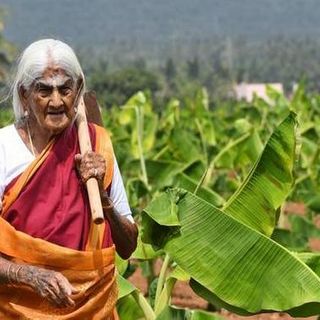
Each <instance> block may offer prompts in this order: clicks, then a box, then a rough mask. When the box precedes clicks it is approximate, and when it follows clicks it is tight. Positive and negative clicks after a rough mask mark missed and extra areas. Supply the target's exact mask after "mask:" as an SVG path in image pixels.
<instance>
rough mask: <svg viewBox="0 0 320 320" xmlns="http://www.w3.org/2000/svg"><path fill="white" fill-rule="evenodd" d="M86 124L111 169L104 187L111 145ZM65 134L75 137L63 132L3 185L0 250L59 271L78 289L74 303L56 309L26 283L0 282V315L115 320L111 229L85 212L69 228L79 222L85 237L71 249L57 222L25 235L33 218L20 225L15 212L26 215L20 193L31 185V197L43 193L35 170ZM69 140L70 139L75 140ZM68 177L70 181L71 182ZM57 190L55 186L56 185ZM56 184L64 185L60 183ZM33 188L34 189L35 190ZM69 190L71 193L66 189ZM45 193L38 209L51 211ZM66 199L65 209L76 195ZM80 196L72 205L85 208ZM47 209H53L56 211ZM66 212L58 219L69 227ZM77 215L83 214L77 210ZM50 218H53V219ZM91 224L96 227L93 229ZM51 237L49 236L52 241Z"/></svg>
mask: <svg viewBox="0 0 320 320" xmlns="http://www.w3.org/2000/svg"><path fill="white" fill-rule="evenodd" d="M90 127H91V128H90V130H91V131H92V133H93V136H94V139H93V140H94V141H93V145H94V146H95V148H94V149H95V151H96V152H98V153H101V154H102V155H103V156H104V157H105V159H106V163H107V167H108V168H110V169H109V170H107V172H106V175H105V179H104V186H105V188H107V187H108V186H109V185H110V183H111V179H112V175H113V171H112V170H113V150H112V145H111V142H110V138H109V136H108V134H107V133H106V131H105V130H104V129H103V128H101V127H98V126H93V125H91V126H90ZM73 131H74V130H73ZM70 138H71V139H73V140H74V139H76V135H74V133H73V132H71V131H70V136H68V137H63V139H57V140H60V142H59V141H54V142H52V143H50V144H49V145H48V146H47V148H46V149H45V150H44V151H43V153H42V154H41V155H40V156H39V157H37V158H36V159H35V160H34V161H33V162H32V163H31V164H30V166H29V167H28V168H27V169H26V170H25V172H23V173H22V174H21V175H20V176H19V177H18V178H17V179H16V180H15V181H14V183H12V185H10V188H8V190H6V192H5V196H4V199H3V209H2V212H1V217H0V230H1V238H0V252H1V254H3V255H6V256H7V258H9V259H10V260H12V261H14V262H17V263H24V264H30V265H35V266H40V267H42V268H47V269H51V270H55V271H58V272H61V273H62V274H63V275H64V276H65V277H66V278H67V279H68V280H69V281H70V283H71V284H72V285H73V286H74V287H75V288H77V289H79V290H80V291H79V293H77V294H75V295H73V296H72V299H73V300H74V301H75V303H76V305H75V306H74V307H67V308H56V307H54V306H52V305H50V304H49V303H48V302H47V301H46V300H45V299H43V298H41V297H40V296H38V295H37V294H36V293H35V292H33V291H32V290H31V289H30V288H29V287H26V286H19V287H18V286H17V287H16V286H12V285H2V286H0V319H30V320H31V319H32V320H44V319H46V320H48V319H75V320H76V319H77V320H86V319H87V320H89V319H90V320H91V319H92V320H100V319H110V320H113V319H118V317H117V314H116V310H115V304H116V301H117V284H116V269H115V248H114V246H113V245H112V242H110V230H109V226H108V225H107V223H105V224H103V225H101V226H95V225H93V224H92V223H90V221H91V220H90V217H84V219H83V221H84V223H82V224H80V223H78V222H76V224H75V226H73V228H74V229H76V228H78V226H82V225H84V227H82V230H80V232H82V234H83V235H84V237H85V238H86V239H84V241H83V243H84V244H85V248H84V249H75V248H74V247H77V246H78V244H74V243H73V242H72V239H71V240H70V239H69V238H68V237H66V236H65V235H63V234H62V235H61V237H62V239H63V240H61V239H58V237H57V234H56V233H57V232H61V230H64V229H61V230H60V229H59V228H58V227H55V228H53V229H52V230H51V229H50V228H49V230H50V232H49V233H48V234H47V233H46V231H43V236H42V235H40V236H39V235H38V234H36V235H30V234H29V232H28V228H30V230H31V232H30V233H31V234H32V232H33V229H34V224H35V223H36V224H37V223H38V221H33V222H32V221H31V224H30V225H29V224H25V223H24V221H23V223H22V222H21V221H20V220H19V213H20V211H21V214H25V216H26V217H27V218H28V212H27V213H23V212H22V211H23V210H24V203H25V202H23V201H26V200H25V199H24V197H26V196H27V195H29V194H28V189H30V188H31V187H32V188H35V189H37V188H38V189H37V190H36V192H35V199H37V195H38V194H39V193H41V192H46V191H45V190H44V189H43V186H41V181H43V180H45V179H43V177H42V179H40V180H39V179H38V178H39V175H40V177H41V170H42V169H43V168H45V167H46V166H48V168H50V164H49V163H47V162H49V161H51V160H50V157H51V155H52V154H54V150H55V148H56V149H59V148H60V147H61V148H64V145H66V144H68V140H67V139H70ZM73 140H72V144H73V143H74V141H73ZM59 143H60V144H61V146H60V147H59V145H58V144H59ZM74 152H78V150H77V149H76V148H75V149H74ZM70 156H71V157H74V154H71V155H70ZM53 158H54V159H57V154H55V156H54V157H53ZM58 161H59V159H58ZM60 162H61V161H60ZM64 163H67V161H64V162H63V164H64ZM70 163H71V161H70ZM58 170H59V169H58V168H57V171H58ZM74 170H75V169H74V168H73V167H71V168H70V172H73V171H74ZM51 173H52V172H47V180H48V179H50V176H51ZM72 174H73V173H72ZM73 175H74V174H73ZM37 176H38V177H37ZM68 177H69V176H68ZM37 179H38V180H39V182H38V180H37ZM69 179H73V178H72V175H70V178H69ZM33 180H34V181H37V183H36V184H35V185H33V184H32V182H33ZM55 180H57V181H58V182H59V181H60V180H59V179H55ZM46 182H47V181H46ZM46 182H44V185H46V184H45V183H46ZM69 182H70V183H72V182H71V181H69ZM69 182H68V183H69ZM39 183H40V185H39ZM54 183H55V182H54ZM59 183H60V182H59ZM56 189H57V190H58V189H59V188H56ZM60 189H61V190H65V188H60ZM32 192H34V190H33V191H32ZM68 193H71V192H70V190H69V191H68ZM46 196H47V198H48V203H46V204H44V206H43V211H46V210H49V211H50V210H51V209H50V208H51V206H50V204H51V203H50V193H48V194H47V195H46ZM57 197H59V194H58V196H57V195H53V203H54V201H55V198H57ZM79 197H80V195H79ZM67 198H68V197H67ZM69 198H70V199H71V200H70V201H71V204H69V205H68V204H66V203H64V207H66V208H71V209H70V210H72V208H73V203H72V201H76V200H75V199H76V198H77V197H73V196H71V197H69ZM69 198H68V199H69ZM81 198H83V199H81V201H80V204H77V203H75V204H74V207H75V208H84V209H83V210H85V209H86V208H87V201H88V200H87V198H86V197H85V196H83V195H81ZM21 199H23V201H22V204H19V202H21ZM27 200H28V199H27ZM29 201H31V202H32V201H35V200H34V199H29ZM25 207H27V208H28V204H25ZM56 207H57V206H56V205H55V210H56ZM46 208H48V209H46ZM49 213H50V214H54V213H55V212H49ZM33 214H36V213H33V212H32V211H31V212H30V217H31V219H33V218H35V217H36V216H33ZM38 214H39V220H40V222H39V223H40V224H39V225H40V226H41V218H40V216H41V215H42V214H43V216H44V217H46V218H47V216H46V212H44V213H42V212H40V211H38ZM59 214H60V215H62V214H63V213H62V212H60V211H59ZM68 214H69V212H66V213H65V215H66V217H65V218H61V217H60V219H61V224H65V225H66V226H69V227H70V228H72V221H70V219H69V220H68V216H69V215H68ZM75 214H77V212H76V211H75ZM78 214H82V213H81V212H78ZM75 217H76V215H75ZM23 220H25V219H23ZM52 220H54V219H52ZM86 221H88V224H89V225H88V226H86ZM50 223H51V224H52V222H51V221H48V224H50ZM54 223H56V221H55V220H54ZM65 228H66V227H65ZM95 228H96V229H97V230H94V229H95ZM83 230H84V231H85V232H84V231H83ZM94 231H95V232H94ZM40 232H42V231H40ZM94 234H95V235H97V237H98V239H94V238H93V235H94ZM64 236H65V237H64ZM47 238H48V239H50V241H48V240H47ZM71 238H72V237H71ZM51 239H53V240H52V241H51ZM55 239H57V241H55ZM108 239H109V240H108ZM96 240H98V241H96ZM59 241H66V245H64V243H63V242H62V244H63V245H61V244H60V242H59ZM68 241H70V245H69V244H68ZM79 241H80V240H79ZM81 241H82V240H81ZM81 241H80V242H81ZM80 242H79V243H80ZM79 246H80V248H81V247H83V245H82V244H81V243H80V244H79ZM101 247H102V248H101Z"/></svg>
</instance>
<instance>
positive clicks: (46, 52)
mask: <svg viewBox="0 0 320 320" xmlns="http://www.w3.org/2000/svg"><path fill="white" fill-rule="evenodd" d="M51 64H54V65H55V66H58V67H60V68H61V69H63V70H64V71H65V72H66V74H67V75H68V76H70V77H71V78H72V79H73V81H75V83H77V81H78V80H79V79H82V83H83V85H82V88H81V91H80V92H79V95H82V94H83V92H84V89H85V78H84V74H83V71H82V68H81V66H80V63H79V61H78V59H77V57H76V55H75V53H74V51H73V50H72V49H71V47H69V46H68V45H67V44H66V43H64V42H62V41H60V40H55V39H43V40H39V41H35V42H33V43H31V44H30V45H29V46H28V47H27V48H26V49H25V50H24V51H23V53H22V55H21V57H20V59H19V63H18V68H17V72H16V76H15V79H14V82H13V87H12V104H13V111H14V114H15V118H16V120H19V119H21V118H22V117H23V114H24V110H23V106H22V103H21V100H20V95H19V90H20V87H21V86H23V88H24V89H26V90H29V89H30V87H31V85H32V84H33V82H34V80H35V79H37V78H40V77H42V75H43V72H44V71H45V69H46V68H47V67H48V66H49V65H51Z"/></svg>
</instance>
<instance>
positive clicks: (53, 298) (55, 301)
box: [41, 287, 66, 307]
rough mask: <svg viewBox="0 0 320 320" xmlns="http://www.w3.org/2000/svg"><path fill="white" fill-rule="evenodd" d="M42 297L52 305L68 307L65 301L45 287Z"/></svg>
mask: <svg viewBox="0 0 320 320" xmlns="http://www.w3.org/2000/svg"><path fill="white" fill-rule="evenodd" d="M41 296H42V297H44V298H45V299H47V300H48V301H49V302H50V303H51V304H52V305H54V306H58V307H64V306H66V303H65V301H64V299H61V298H60V297H59V296H58V295H57V293H56V292H54V290H52V289H51V288H50V287H45V288H43V290H42V291H41Z"/></svg>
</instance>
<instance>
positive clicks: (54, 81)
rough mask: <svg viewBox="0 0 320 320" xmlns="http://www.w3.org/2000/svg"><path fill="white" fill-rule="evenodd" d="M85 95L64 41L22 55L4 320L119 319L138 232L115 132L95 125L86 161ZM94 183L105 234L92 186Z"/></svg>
mask: <svg viewBox="0 0 320 320" xmlns="http://www.w3.org/2000/svg"><path fill="white" fill-rule="evenodd" d="M84 88H85V78H84V75H83V72H82V69H81V66H80V64H79V62H78V60H77V58H76V56H75V54H74V52H73V50H72V49H71V48H70V47H69V46H68V45H66V44H65V43H63V42H61V41H57V40H53V39H46V40H40V41H37V42H34V43H32V44H31V45H30V46H29V47H28V48H27V49H26V50H25V51H24V52H23V54H22V56H21V59H20V62H19V65H18V69H17V74H16V78H15V82H14V86H13V108H14V113H15V117H16V122H15V124H13V125H9V126H7V127H5V128H2V129H0V194H1V199H2V209H1V218H0V230H1V238H0V254H1V257H0V318H1V319H2V318H4V319H116V312H115V303H116V299H117V286H116V282H115V266H114V256H115V250H116V251H117V252H118V254H119V255H120V256H121V257H123V258H128V257H129V256H130V255H131V253H132V252H133V250H134V249H135V247H136V240H137V228H136V225H135V224H134V221H133V219H132V216H131V211H130V208H129V206H128V202H127V197H126V194H125V191H124V187H123V182H122V178H121V175H120V172H119V169H118V166H117V162H116V159H115V157H114V154H113V150H112V145H111V142H110V139H109V136H108V134H107V132H106V131H105V130H104V129H103V128H101V127H99V126H97V125H94V124H91V123H89V131H90V138H91V142H92V145H93V146H94V151H93V152H88V153H86V154H85V155H83V156H81V155H80V154H79V146H78V144H79V143H78V137H77V130H76V127H75V121H74V120H75V118H76V116H77V102H78V99H79V97H81V96H82V95H83V92H84ZM92 176H95V177H96V178H97V179H98V181H99V185H100V189H101V191H100V195H101V201H102V206H103V209H104V215H105V222H104V224H103V225H99V226H96V225H94V224H93V223H92V222H91V218H90V208H89V204H88V196H87V193H86V189H85V185H84V182H85V181H86V180H87V179H89V178H90V177H92ZM97 243H98V244H97Z"/></svg>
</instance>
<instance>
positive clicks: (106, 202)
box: [100, 191, 114, 212]
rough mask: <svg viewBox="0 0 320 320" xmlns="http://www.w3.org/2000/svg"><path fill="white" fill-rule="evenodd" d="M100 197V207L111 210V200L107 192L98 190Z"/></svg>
mask: <svg viewBox="0 0 320 320" xmlns="http://www.w3.org/2000/svg"><path fill="white" fill-rule="evenodd" d="M100 197H101V204H102V209H103V211H104V212H106V211H108V212H109V211H113V208H114V206H113V202H112V200H111V199H110V198H109V195H108V192H107V191H101V192H100Z"/></svg>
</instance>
